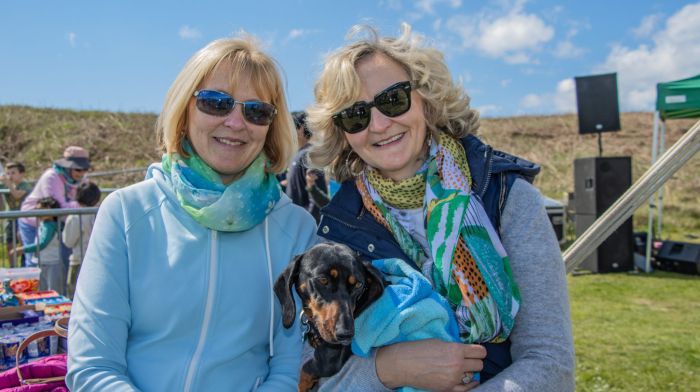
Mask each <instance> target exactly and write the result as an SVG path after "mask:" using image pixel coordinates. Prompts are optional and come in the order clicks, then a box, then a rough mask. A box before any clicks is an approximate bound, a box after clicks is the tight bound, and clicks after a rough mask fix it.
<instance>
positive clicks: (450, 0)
mask: <svg viewBox="0 0 700 392" xmlns="http://www.w3.org/2000/svg"><path fill="white" fill-rule="evenodd" d="M438 3H447V5H449V6H450V7H452V8H459V7H460V6H461V5H462V0H416V1H415V3H414V5H415V7H416V8H417V9H418V11H420V12H423V13H426V14H434V13H435V5H436V4H438Z"/></svg>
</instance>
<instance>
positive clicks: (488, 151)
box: [479, 146, 493, 199]
mask: <svg viewBox="0 0 700 392" xmlns="http://www.w3.org/2000/svg"><path fill="white" fill-rule="evenodd" d="M491 153H492V150H491V147H490V146H487V147H486V151H484V158H486V164H487V165H488V166H487V168H488V169H487V170H486V177H485V180H484V183H483V185H482V187H481V191H480V192H479V198H482V199H483V198H484V194H486V188H487V187H488V186H489V182H490V181H491V174H493V159H491Z"/></svg>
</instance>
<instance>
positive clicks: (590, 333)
mask: <svg viewBox="0 0 700 392" xmlns="http://www.w3.org/2000/svg"><path fill="white" fill-rule="evenodd" d="M568 279H569V295H570V299H571V316H572V321H573V326H574V343H575V346H576V362H577V364H576V383H577V390H578V391H645V390H653V391H700V276H691V275H680V274H674V273H667V272H659V271H657V272H654V273H652V274H597V275H579V276H569V277H568Z"/></svg>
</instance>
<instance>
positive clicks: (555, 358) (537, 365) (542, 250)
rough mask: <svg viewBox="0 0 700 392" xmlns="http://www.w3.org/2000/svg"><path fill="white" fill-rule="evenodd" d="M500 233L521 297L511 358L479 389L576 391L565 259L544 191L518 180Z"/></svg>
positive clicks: (502, 220) (485, 390)
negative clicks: (548, 212)
mask: <svg viewBox="0 0 700 392" xmlns="http://www.w3.org/2000/svg"><path fill="white" fill-rule="evenodd" d="M501 239H502V242H503V246H504V247H505V249H506V251H507V252H508V257H509V259H510V264H511V268H512V271H513V277H514V279H515V281H516V283H517V285H518V288H519V289H520V295H521V299H522V301H521V308H520V311H519V312H518V315H517V316H516V318H515V326H514V328H513V331H512V332H511V335H510V338H511V343H512V345H511V355H512V358H513V363H512V364H511V365H510V366H509V367H508V368H506V369H505V370H503V371H502V372H501V373H499V374H498V375H497V376H495V377H494V378H492V379H491V380H489V381H487V382H486V383H484V384H482V385H481V386H480V387H479V388H477V390H478V391H480V392H488V391H556V392H562V391H564V392H565V391H574V389H575V379H574V374H575V357H574V344H573V337H572V332H571V316H570V313H569V299H568V290H567V283H566V273H565V268H564V262H563V260H562V257H561V251H560V249H559V244H558V243H557V240H556V237H555V235H554V231H553V229H552V226H551V223H550V222H549V218H548V217H547V213H546V211H545V209H544V204H543V201H542V196H541V195H540V192H539V191H538V190H537V189H536V188H535V187H534V186H532V185H531V184H529V183H528V182H526V181H524V180H520V179H518V180H516V181H515V183H514V184H513V187H512V188H511V190H510V193H509V195H508V200H507V201H506V205H505V208H504V211H503V215H502V216H501Z"/></svg>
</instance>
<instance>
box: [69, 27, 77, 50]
mask: <svg viewBox="0 0 700 392" xmlns="http://www.w3.org/2000/svg"><path fill="white" fill-rule="evenodd" d="M77 38H78V35H77V34H75V33H74V32H72V31H71V32H69V33H68V34H66V39H67V40H68V45H70V46H71V47H72V48H75V41H76V39H77Z"/></svg>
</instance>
